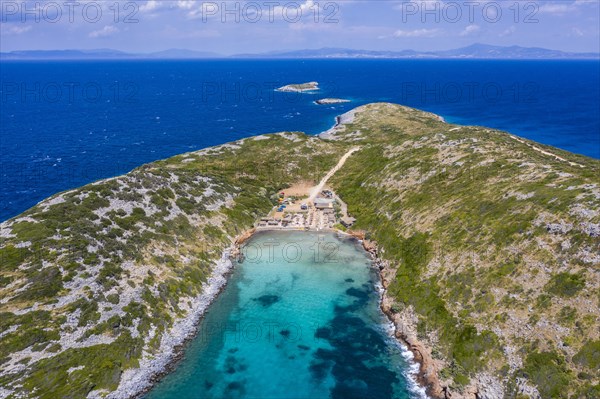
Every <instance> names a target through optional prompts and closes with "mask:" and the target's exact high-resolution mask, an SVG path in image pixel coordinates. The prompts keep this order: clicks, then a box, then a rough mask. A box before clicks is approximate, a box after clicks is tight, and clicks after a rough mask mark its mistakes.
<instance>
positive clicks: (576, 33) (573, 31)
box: [571, 28, 583, 37]
mask: <svg viewBox="0 0 600 399" xmlns="http://www.w3.org/2000/svg"><path fill="white" fill-rule="evenodd" d="M571 36H576V37H582V36H583V31H582V30H581V29H579V28H572V29H571Z"/></svg>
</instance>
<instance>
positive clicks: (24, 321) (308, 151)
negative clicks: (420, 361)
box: [0, 104, 600, 399]
mask: <svg viewBox="0 0 600 399" xmlns="http://www.w3.org/2000/svg"><path fill="white" fill-rule="evenodd" d="M342 120H343V121H344V124H342V125H340V126H338V127H337V128H336V129H335V131H333V132H330V133H329V134H328V135H326V136H325V137H324V138H317V137H310V136H306V135H304V134H302V133H283V134H276V135H264V136H258V137H255V138H248V139H244V140H241V141H238V142H235V143H230V144H226V145H223V146H219V147H213V148H209V149H205V150H202V151H198V152H194V153H188V154H183V155H179V156H176V157H173V158H170V159H167V160H164V161H158V162H154V163H152V164H148V165H144V166H142V167H140V168H138V169H136V170H134V171H132V172H130V173H128V174H127V175H124V176H121V177H117V178H113V179H107V180H103V181H100V182H96V183H93V184H90V185H87V186H84V187H82V188H79V189H76V190H71V191H68V192H64V193H60V194H57V195H55V196H53V197H51V198H49V199H47V200H45V201H43V202H41V203H40V204H38V205H37V206H35V207H33V208H32V209H30V210H28V211H26V212H24V213H23V214H21V215H19V216H17V217H15V218H13V219H11V220H9V221H7V222H5V223H3V224H2V228H1V233H0V240H1V241H0V261H1V263H0V367H1V370H2V371H1V372H0V387H1V388H0V397H2V394H4V395H5V396H7V397H9V398H13V397H14V398H16V397H21V396H24V397H40V398H49V399H50V398H59V397H60V398H82V397H86V396H88V395H89V394H91V395H92V396H94V395H98V396H101V395H103V394H106V393H108V392H111V391H114V390H115V389H117V387H118V386H119V384H120V383H121V382H122V381H123V373H124V372H125V371H126V370H128V369H134V368H136V367H138V366H139V365H140V364H146V363H145V362H147V361H149V360H152V359H153V357H154V356H157V355H158V354H159V353H161V352H162V351H163V350H164V347H163V346H161V345H167V344H168V342H167V343H165V342H164V341H165V339H163V338H164V337H168V335H169V331H170V330H171V329H172V328H174V326H175V327H176V323H177V322H178V321H179V320H181V319H183V318H184V317H185V316H189V314H190V312H192V309H193V307H194V303H195V301H197V300H198V298H199V296H201V295H202V292H201V287H202V284H203V283H204V282H206V281H207V280H208V279H209V277H210V276H211V272H212V271H213V269H214V267H215V264H216V262H217V261H218V260H219V259H220V258H221V256H222V253H223V251H224V250H225V249H226V248H228V247H230V245H231V244H232V240H234V237H236V236H237V235H239V234H240V233H242V232H243V231H245V230H247V229H249V228H250V227H252V226H253V224H254V223H255V221H256V220H257V219H259V218H260V217H262V216H264V215H266V213H267V212H268V211H269V210H270V209H271V207H272V205H273V203H272V199H271V198H272V196H273V194H275V193H277V192H278V191H280V190H281V189H283V188H285V187H288V186H290V185H291V184H293V183H295V182H297V181H300V180H313V181H318V180H319V179H320V178H322V177H323V176H324V175H325V174H326V173H327V171H329V169H331V168H332V167H333V166H334V165H335V164H336V163H337V161H338V160H339V158H340V157H341V156H342V155H343V154H344V153H346V152H347V151H348V150H349V149H350V148H352V147H356V146H358V147H360V150H359V151H358V152H356V153H355V154H353V155H352V156H351V157H350V158H349V159H348V161H347V162H346V164H345V165H344V166H343V168H342V169H341V170H339V171H338V172H337V173H336V174H335V175H334V176H333V178H332V180H331V181H330V184H331V185H332V186H333V187H334V188H335V190H336V192H337V193H338V194H339V195H340V196H341V198H342V199H343V200H344V201H345V202H346V203H347V204H348V210H349V212H350V213H351V214H352V215H353V216H354V217H356V218H357V222H356V225H355V226H354V227H353V229H355V230H364V231H365V232H366V234H367V238H368V239H370V240H374V241H376V242H377V243H378V246H379V253H380V256H381V258H382V259H383V260H384V261H385V262H386V267H385V268H384V270H383V271H382V274H383V276H384V279H385V281H386V285H387V286H388V291H387V294H388V301H387V302H386V303H387V304H388V307H389V310H390V311H391V312H392V313H393V317H394V319H395V320H396V321H397V322H398V323H400V324H401V327H402V331H403V334H402V338H404V339H405V340H407V341H408V342H419V343H421V344H422V345H423V346H424V347H426V348H428V353H427V354H425V357H426V358H427V359H428V362H430V364H431V367H432V368H433V370H434V371H435V373H434V374H436V375H437V378H431V379H430V382H432V383H433V384H434V385H435V386H433V387H432V389H433V391H434V393H437V394H440V395H441V391H440V389H441V388H443V387H447V388H448V389H449V390H450V391H451V392H453V393H455V395H454V396H452V397H453V398H456V397H459V395H464V396H465V397H474V395H471V393H474V392H480V393H481V392H484V393H486V394H488V396H487V397H489V398H494V397H498V398H502V397H507V398H514V397H519V398H525V397H531V398H535V397H542V398H544V399H545V398H597V397H600V385H599V383H600V373H599V372H598V369H599V366H600V320H599V318H600V315H599V311H598V309H599V307H600V294H599V293H600V276H599V272H600V177H599V176H600V161H597V160H593V159H590V158H587V157H583V156H577V155H573V154H570V153H567V152H565V151H561V150H558V149H556V148H552V147H547V146H543V145H541V144H537V143H534V142H530V141H527V140H523V139H518V138H516V137H513V136H511V135H509V134H507V133H503V132H499V131H496V130H491V129H487V128H482V127H464V126H456V125H450V124H446V123H443V122H442V121H440V120H439V119H438V118H437V117H436V116H434V115H431V114H428V113H424V112H421V111H418V110H414V109H410V108H405V107H401V106H398V105H392V104H371V105H368V106H364V107H361V108H359V109H357V110H355V111H354V112H352V113H351V114H349V115H346V116H345V117H344V118H342ZM161 340H162V342H163V343H162V344H161ZM167 341H168V340H167ZM427 359H426V360H427ZM436 381H437V382H436ZM436 384H437V385H436ZM436 390H437V392H435V391H436ZM486 390H487V391H486ZM469 395H471V396H469ZM494 395H496V396H494ZM498 395H499V396H498ZM518 395H520V396H518Z"/></svg>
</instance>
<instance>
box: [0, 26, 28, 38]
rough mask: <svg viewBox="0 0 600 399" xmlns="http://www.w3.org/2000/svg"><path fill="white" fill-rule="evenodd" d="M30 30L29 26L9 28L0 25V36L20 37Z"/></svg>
mask: <svg viewBox="0 0 600 399" xmlns="http://www.w3.org/2000/svg"><path fill="white" fill-rule="evenodd" d="M30 30H31V25H26V26H14V25H13V26H9V25H6V24H4V25H2V34H3V35H7V36H17V35H22V34H23V33H27V32H29V31H30Z"/></svg>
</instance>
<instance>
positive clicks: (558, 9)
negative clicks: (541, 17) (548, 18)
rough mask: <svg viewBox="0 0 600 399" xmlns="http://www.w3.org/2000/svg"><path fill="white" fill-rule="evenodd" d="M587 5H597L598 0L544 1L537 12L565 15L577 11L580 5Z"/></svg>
mask: <svg viewBox="0 0 600 399" xmlns="http://www.w3.org/2000/svg"><path fill="white" fill-rule="evenodd" d="M588 5H598V0H575V1H574V2H572V3H567V2H565V1H561V2H556V1H551V2H546V3H544V4H542V5H541V6H540V8H539V12H540V13H543V14H552V15H565V14H570V13H574V12H577V11H579V10H580V8H581V7H585V6H588Z"/></svg>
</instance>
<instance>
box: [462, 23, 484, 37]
mask: <svg viewBox="0 0 600 399" xmlns="http://www.w3.org/2000/svg"><path fill="white" fill-rule="evenodd" d="M480 30H481V28H480V27H479V25H475V24H473V25H469V26H467V27H466V28H465V29H464V30H463V31H462V32H460V35H461V36H470V35H473V34H475V33H477V32H479V31H480Z"/></svg>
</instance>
